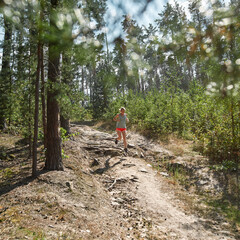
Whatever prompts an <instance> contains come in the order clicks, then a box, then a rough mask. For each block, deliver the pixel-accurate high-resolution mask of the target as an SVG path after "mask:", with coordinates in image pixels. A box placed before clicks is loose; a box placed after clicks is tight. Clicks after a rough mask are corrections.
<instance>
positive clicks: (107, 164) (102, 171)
mask: <svg viewBox="0 0 240 240" xmlns="http://www.w3.org/2000/svg"><path fill="white" fill-rule="evenodd" d="M110 159H111V157H110V158H108V159H107V160H106V162H105V166H104V167H103V168H98V169H96V170H95V171H92V172H91V173H93V174H103V173H104V172H106V171H107V170H109V169H111V168H114V167H115V166H116V165H118V164H120V163H121V162H123V161H125V160H126V159H124V158H121V159H120V160H119V161H118V162H116V163H114V164H113V165H112V166H110V164H109V161H110Z"/></svg>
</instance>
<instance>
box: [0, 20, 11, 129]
mask: <svg viewBox="0 0 240 240" xmlns="http://www.w3.org/2000/svg"><path fill="white" fill-rule="evenodd" d="M4 28H5V34H4V42H3V55H2V70H1V75H0V102H1V104H0V129H5V128H6V127H7V124H6V118H7V115H8V102H9V101H8V99H9V89H10V85H11V83H10V81H11V72H10V56H11V43H12V41H11V40H12V24H11V23H10V21H9V20H8V19H7V18H6V17H4Z"/></svg>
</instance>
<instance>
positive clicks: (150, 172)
mask: <svg viewBox="0 0 240 240" xmlns="http://www.w3.org/2000/svg"><path fill="white" fill-rule="evenodd" d="M72 131H73V132H74V133H76V135H75V136H74V137H72V138H71V139H70V140H69V141H66V142H65V143H64V150H65V154H66V155H68V156H69V158H66V159H64V166H65V170H64V172H62V171H50V172H45V171H40V174H39V176H38V177H37V178H35V179H31V178H29V177H26V176H28V175H29V174H30V172H31V162H24V161H23V159H20V157H21V156H20V155H17V153H16V154H15V159H18V160H16V162H13V161H10V162H9V160H8V161H6V162H4V161H3V162H2V166H3V167H5V168H6V167H7V166H9V167H11V166H14V171H16V172H18V173H19V174H18V175H16V176H15V175H13V176H12V177H11V176H7V175H6V176H5V178H4V176H2V175H0V180H1V181H0V182H1V184H2V183H4V184H5V183H6V184H9V185H5V187H3V188H1V189H0V239H1V240H2V239H4V240H15V239H47V240H48V239H49V240H55V239H59V240H64V239H68V240H70V239H71V240H75V239H76V240H128V239H131V240H135V239H136V240H138V239H140V240H221V239H222V240H223V239H225V240H233V239H240V238H239V234H238V233H237V232H234V233H233V231H232V230H233V228H232V226H231V225H230V224H229V223H227V222H226V221H225V220H224V218H223V217H222V216H220V215H219V214H217V213H216V214H214V216H213V217H212V218H210V217H205V218H204V217H201V216H202V215H201V214H199V213H198V212H195V211H194V210H192V206H190V204H193V205H194V204H198V202H197V201H195V200H194V198H196V199H197V197H196V196H195V195H194V193H190V192H187V191H186V190H184V189H183V188H181V187H180V186H179V185H178V184H175V182H174V181H172V180H171V178H170V177H168V174H167V173H166V172H163V173H162V172H160V170H158V169H157V168H155V167H153V165H154V164H155V165H156V164H161V162H162V161H163V159H173V160H174V159H175V158H176V157H175V156H174V154H172V153H171V152H169V151H167V150H166V149H164V148H163V147H162V146H160V145H158V144H156V143H154V142H151V141H149V140H147V139H145V138H144V137H142V136H139V135H137V134H135V133H130V134H129V135H128V143H129V153H128V155H124V151H123V146H122V143H120V144H118V145H115V143H114V138H115V136H116V135H115V133H106V132H101V131H98V130H95V129H94V128H92V127H89V126H86V125H74V126H73V127H72ZM11 151H12V150H11ZM182 160H184V157H183V159H182ZM17 161H19V163H18V162H17ZM43 165H44V160H42V161H40V162H39V163H38V166H39V168H40V169H41V168H42V167H43ZM18 166H19V167H18ZM14 176H15V177H14ZM7 177H8V178H7ZM24 177H26V178H24ZM21 178H22V179H21ZM4 184H3V185H4ZM183 195H184V196H185V197H182V196H183ZM189 198H191V201H185V199H189ZM183 199H184V200H183Z"/></svg>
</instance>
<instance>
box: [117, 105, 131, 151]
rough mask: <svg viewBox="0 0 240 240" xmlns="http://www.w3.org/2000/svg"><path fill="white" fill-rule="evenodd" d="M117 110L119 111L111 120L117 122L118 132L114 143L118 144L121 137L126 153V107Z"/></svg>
mask: <svg viewBox="0 0 240 240" xmlns="http://www.w3.org/2000/svg"><path fill="white" fill-rule="evenodd" d="M119 111H120V113H119V114H117V115H116V116H115V117H114V118H113V121H115V122H117V124H116V132H117V134H118V138H117V139H116V140H115V143H116V144H118V141H121V139H122V137H123V144H124V151H125V152H126V153H127V139H126V130H127V128H126V122H128V121H129V120H128V118H127V114H126V113H125V111H126V109H125V108H124V107H121V108H120V109H119Z"/></svg>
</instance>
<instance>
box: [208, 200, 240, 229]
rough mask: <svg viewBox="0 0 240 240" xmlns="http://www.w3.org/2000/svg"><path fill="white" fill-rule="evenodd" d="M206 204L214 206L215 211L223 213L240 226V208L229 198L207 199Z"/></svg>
mask: <svg viewBox="0 0 240 240" xmlns="http://www.w3.org/2000/svg"><path fill="white" fill-rule="evenodd" d="M206 204H207V205H208V206H210V207H212V208H213V210H214V211H216V212H220V213H222V214H223V215H224V216H226V218H227V219H228V220H230V221H231V222H234V223H236V224H237V225H239V226H240V210H239V209H238V208H237V207H236V206H233V205H232V204H231V203H230V202H229V201H228V200H223V199H210V200H207V201H206Z"/></svg>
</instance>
